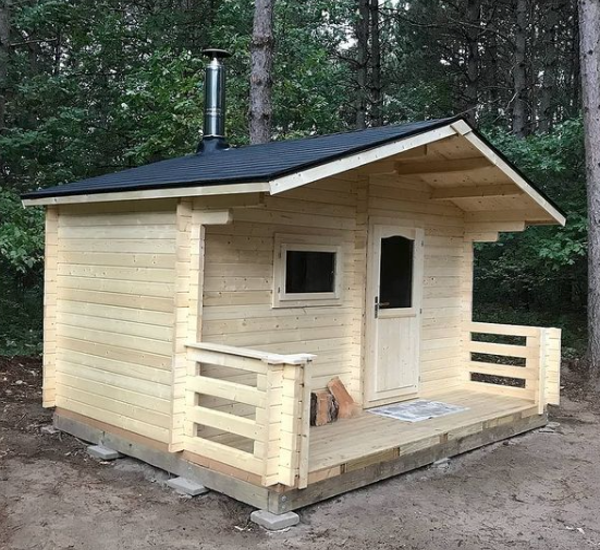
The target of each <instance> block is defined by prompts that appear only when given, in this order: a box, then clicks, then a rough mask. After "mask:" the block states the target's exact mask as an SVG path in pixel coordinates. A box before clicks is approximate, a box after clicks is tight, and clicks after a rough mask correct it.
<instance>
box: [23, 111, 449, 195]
mask: <svg viewBox="0 0 600 550" xmlns="http://www.w3.org/2000/svg"><path fill="white" fill-rule="evenodd" d="M456 120H458V117H454V118H445V119H439V120H430V121H425V122H415V123H411V124H402V125H394V126H382V127H379V128H368V129H366V130H355V131H352V132H343V133H339V134H329V135H325V136H313V137H308V138H304V139H296V140H289V141H274V142H270V143H265V144H262V145H248V146H245V147H232V148H230V149H225V150H221V151H215V152H212V153H209V154H196V155H188V156H185V157H179V158H174V159H170V160H164V161H161V162H155V163H153V164H147V165H145V166H140V167H139V168H131V169H129V170H123V171H121V172H116V173H113V174H106V175H104V176H98V177H95V178H89V179H85V180H81V181H77V182H74V183H68V184H65V185H59V186H56V187H50V188H48V189H40V190H39V191H33V192H30V193H25V194H23V195H22V198H24V199H34V198H42V197H59V196H67V195H82V194H90V193H108V192H115V191H136V190H142V189H157V188H165V189H166V188H176V187H191V186H197V185H217V184H229V183H244V182H260V181H269V180H272V179H274V178H277V177H281V176H284V175H287V174H291V173H294V172H298V171H300V170H304V169H307V168H310V167H313V166H318V165H320V164H325V163H327V162H331V161H332V160H335V159H338V158H341V157H344V156H346V155H352V154H355V153H358V152H360V151H365V150H367V149H372V148H374V147H379V146H381V145H383V144H385V143H389V142H392V141H396V140H398V139H402V138H406V137H409V136H412V135H416V134H419V133H422V132H426V131H428V130H433V129H435V128H439V127H441V126H445V125H447V124H450V123H452V122H455V121H456Z"/></svg>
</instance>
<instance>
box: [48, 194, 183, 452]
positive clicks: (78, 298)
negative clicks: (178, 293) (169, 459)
mask: <svg viewBox="0 0 600 550" xmlns="http://www.w3.org/2000/svg"><path fill="white" fill-rule="evenodd" d="M175 243H176V225H175V203H174V202H160V203H157V202H156V201H154V202H150V201H146V202H136V203H130V204H126V203H123V204H117V205H111V206H108V207H107V206H104V205H101V204H99V205H81V206H72V207H62V208H61V210H60V216H59V223H58V262H57V275H56V280H57V300H56V339H57V359H56V371H57V375H56V376H57V378H56V380H57V382H56V404H57V406H58V407H61V408H63V409H67V410H71V411H73V412H76V413H79V414H82V415H84V416H87V417H90V418H93V419H95V420H99V421H102V422H105V423H107V424H112V425H114V426H118V427H120V428H123V429H126V430H131V431H133V432H136V433H139V434H141V435H143V436H146V437H149V438H151V439H154V440H157V441H161V442H165V443H168V442H169V431H170V428H171V361H172V359H171V358H172V352H173V326H174V318H173V311H174V295H175Z"/></svg>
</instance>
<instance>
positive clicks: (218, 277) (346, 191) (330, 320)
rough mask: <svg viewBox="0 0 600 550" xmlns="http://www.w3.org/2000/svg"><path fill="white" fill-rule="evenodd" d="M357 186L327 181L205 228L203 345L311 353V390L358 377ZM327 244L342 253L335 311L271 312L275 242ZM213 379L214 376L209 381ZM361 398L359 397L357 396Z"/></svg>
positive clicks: (319, 308) (316, 308) (239, 211)
mask: <svg viewBox="0 0 600 550" xmlns="http://www.w3.org/2000/svg"><path fill="white" fill-rule="evenodd" d="M356 204H357V184H356V182H352V181H348V180H343V179H328V180H325V181H322V182H317V183H315V184H312V185H310V186H308V187H305V188H301V189H296V190H293V191H289V192H287V193H283V194H282V195H277V196H272V197H271V196H267V197H266V198H265V204H264V206H262V207H259V208H246V209H244V208H236V209H234V213H233V223H232V224H230V225H224V226H208V227H207V228H206V261H205V278H204V310H203V316H202V340H204V341H207V342H215V343H223V344H229V345H232V346H241V347H250V348H254V349H260V350H264V351H271V352H276V353H285V354H293V353H313V354H316V355H317V356H318V357H317V359H316V361H314V362H313V363H312V364H311V365H310V366H309V367H308V368H310V369H311V373H312V387H313V388H314V389H316V388H323V387H325V386H326V384H327V382H328V381H329V380H330V379H331V378H333V377H334V376H339V377H340V378H341V379H342V380H343V381H344V383H346V384H350V382H351V378H352V373H353V372H354V371H356V370H357V369H359V361H360V348H358V347H357V342H356V341H355V334H356V331H357V330H360V327H359V326H357V323H356V321H357V319H360V317H361V313H362V312H361V310H360V309H357V302H356V295H357V288H356V280H355V249H354V247H355V243H354V233H355V228H356ZM277 233H284V234H297V235H315V236H332V237H336V238H339V240H340V243H341V244H342V247H343V260H342V261H343V268H342V271H343V275H342V276H343V299H342V303H341V304H340V305H336V306H314V307H306V308H291V307H290V308H288V307H282V308H277V309H274V308H273V307H272V289H273V256H274V236H275V234H277ZM213 375H214V374H213ZM357 397H358V396H357Z"/></svg>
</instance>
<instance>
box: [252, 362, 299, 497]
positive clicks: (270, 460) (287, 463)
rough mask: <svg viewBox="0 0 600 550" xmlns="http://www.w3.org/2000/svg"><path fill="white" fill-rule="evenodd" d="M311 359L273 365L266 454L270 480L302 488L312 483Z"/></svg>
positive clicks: (267, 480) (269, 378) (268, 386)
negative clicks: (309, 465) (310, 452)
mask: <svg viewBox="0 0 600 550" xmlns="http://www.w3.org/2000/svg"><path fill="white" fill-rule="evenodd" d="M309 362H310V359H306V361H305V362H304V363H295V364H287V363H284V364H281V365H269V371H268V374H267V380H266V392H267V409H266V411H265V420H266V430H265V445H264V447H265V448H264V456H263V459H264V461H265V483H266V484H269V485H272V484H273V482H278V483H282V484H284V485H287V486H288V487H299V488H304V487H306V486H307V484H308V446H309V429H310V426H309V424H310V372H309V370H308V369H307V368H306V366H307V364H308V363H309Z"/></svg>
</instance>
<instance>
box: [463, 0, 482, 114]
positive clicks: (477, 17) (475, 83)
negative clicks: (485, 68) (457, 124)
mask: <svg viewBox="0 0 600 550" xmlns="http://www.w3.org/2000/svg"><path fill="white" fill-rule="evenodd" d="M480 24H481V0H467V28H466V39H467V48H466V49H467V86H466V88H465V116H466V118H467V120H469V121H470V122H473V123H474V122H475V119H476V116H477V105H478V103H479V34H480V28H479V27H480Z"/></svg>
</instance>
